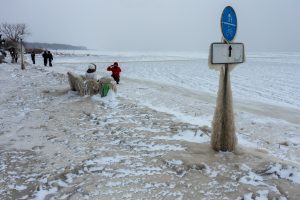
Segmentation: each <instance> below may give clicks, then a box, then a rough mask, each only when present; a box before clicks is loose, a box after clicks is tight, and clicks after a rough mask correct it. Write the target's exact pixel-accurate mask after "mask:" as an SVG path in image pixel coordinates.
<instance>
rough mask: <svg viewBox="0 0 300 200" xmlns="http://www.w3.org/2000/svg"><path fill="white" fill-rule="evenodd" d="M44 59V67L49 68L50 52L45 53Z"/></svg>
mask: <svg viewBox="0 0 300 200" xmlns="http://www.w3.org/2000/svg"><path fill="white" fill-rule="evenodd" d="M42 56H43V58H44V66H45V67H46V66H47V63H48V52H47V51H44V53H43V54H42Z"/></svg>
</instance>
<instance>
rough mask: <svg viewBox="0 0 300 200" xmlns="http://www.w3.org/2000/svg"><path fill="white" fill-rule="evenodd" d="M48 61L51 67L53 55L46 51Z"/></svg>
mask: <svg viewBox="0 0 300 200" xmlns="http://www.w3.org/2000/svg"><path fill="white" fill-rule="evenodd" d="M48 59H49V66H50V67H52V60H53V55H52V53H51V52H50V51H48Z"/></svg>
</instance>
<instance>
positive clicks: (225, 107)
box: [221, 64, 228, 151]
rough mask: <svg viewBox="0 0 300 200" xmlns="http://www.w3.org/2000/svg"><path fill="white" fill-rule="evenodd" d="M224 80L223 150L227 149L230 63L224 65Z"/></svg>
mask: <svg viewBox="0 0 300 200" xmlns="http://www.w3.org/2000/svg"><path fill="white" fill-rule="evenodd" d="M224 70H225V72H224V80H223V81H224V82H223V91H224V93H223V111H222V113H223V116H222V132H221V151H227V150H228V146H227V135H228V133H227V131H228V130H227V119H226V113H225V112H226V111H227V99H226V97H227V82H228V64H225V66H224Z"/></svg>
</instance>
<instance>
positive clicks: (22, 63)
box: [21, 39, 25, 70]
mask: <svg viewBox="0 0 300 200" xmlns="http://www.w3.org/2000/svg"><path fill="white" fill-rule="evenodd" d="M21 69H22V70H23V69H25V66H24V60H23V45H22V39H21Z"/></svg>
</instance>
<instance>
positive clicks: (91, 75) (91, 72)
mask: <svg viewBox="0 0 300 200" xmlns="http://www.w3.org/2000/svg"><path fill="white" fill-rule="evenodd" d="M96 70H97V66H96V65H95V64H94V63H91V64H90V65H89V68H88V70H87V71H86V73H85V77H86V78H87V79H92V80H97V74H96Z"/></svg>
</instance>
